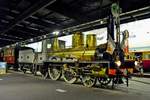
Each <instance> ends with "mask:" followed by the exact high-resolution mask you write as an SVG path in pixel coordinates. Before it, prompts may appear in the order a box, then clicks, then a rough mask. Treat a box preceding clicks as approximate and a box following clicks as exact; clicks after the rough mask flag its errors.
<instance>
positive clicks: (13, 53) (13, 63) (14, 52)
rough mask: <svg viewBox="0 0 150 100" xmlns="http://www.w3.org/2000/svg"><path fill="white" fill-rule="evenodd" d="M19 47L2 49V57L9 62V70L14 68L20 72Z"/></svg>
mask: <svg viewBox="0 0 150 100" xmlns="http://www.w3.org/2000/svg"><path fill="white" fill-rule="evenodd" d="M18 52H19V47H17V46H16V47H6V48H2V50H1V56H2V58H3V61H5V62H7V68H10V67H12V68H13V69H14V70H18V56H19V54H18Z"/></svg>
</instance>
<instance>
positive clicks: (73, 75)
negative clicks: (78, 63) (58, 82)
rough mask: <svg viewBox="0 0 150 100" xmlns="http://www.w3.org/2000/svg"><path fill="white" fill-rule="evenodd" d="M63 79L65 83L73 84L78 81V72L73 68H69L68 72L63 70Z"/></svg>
mask: <svg viewBox="0 0 150 100" xmlns="http://www.w3.org/2000/svg"><path fill="white" fill-rule="evenodd" d="M62 74H63V78H64V80H65V82H67V83H69V84H73V83H75V82H76V81H77V79H78V78H77V72H76V71H75V70H73V69H72V68H68V69H66V70H63V73H62Z"/></svg>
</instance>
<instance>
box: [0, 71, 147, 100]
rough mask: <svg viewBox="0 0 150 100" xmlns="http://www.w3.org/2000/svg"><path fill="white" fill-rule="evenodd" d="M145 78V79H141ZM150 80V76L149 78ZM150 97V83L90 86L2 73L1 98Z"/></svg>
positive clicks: (107, 99)
mask: <svg viewBox="0 0 150 100" xmlns="http://www.w3.org/2000/svg"><path fill="white" fill-rule="evenodd" d="M139 80H141V81H142V79H139ZM146 80H150V79H146ZM129 99H130V100H150V84H144V83H142V82H140V81H132V80H131V81H130V86H129V87H126V86H124V85H120V86H118V87H116V89H115V90H111V89H109V88H106V89H104V88H98V87H95V88H87V87H84V86H82V85H81V84H67V83H65V82H63V81H52V80H50V79H48V80H43V79H40V78H39V77H33V76H32V75H29V74H28V75H24V74H20V73H10V74H8V75H4V76H0V100H129Z"/></svg>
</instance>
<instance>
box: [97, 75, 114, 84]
mask: <svg viewBox="0 0 150 100" xmlns="http://www.w3.org/2000/svg"><path fill="white" fill-rule="evenodd" d="M98 81H99V83H100V84H101V85H103V86H105V85H108V84H109V83H110V82H111V78H109V77H100V78H98Z"/></svg>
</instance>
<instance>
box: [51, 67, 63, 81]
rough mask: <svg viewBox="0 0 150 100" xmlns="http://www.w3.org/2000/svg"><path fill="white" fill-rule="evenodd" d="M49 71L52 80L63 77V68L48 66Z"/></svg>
mask: <svg viewBox="0 0 150 100" xmlns="http://www.w3.org/2000/svg"><path fill="white" fill-rule="evenodd" d="M48 73H49V76H50V78H51V79H52V80H58V79H60V77H61V69H60V68H57V67H50V68H48Z"/></svg>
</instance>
